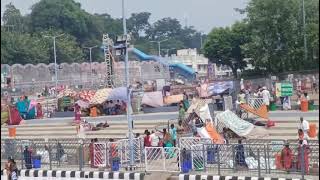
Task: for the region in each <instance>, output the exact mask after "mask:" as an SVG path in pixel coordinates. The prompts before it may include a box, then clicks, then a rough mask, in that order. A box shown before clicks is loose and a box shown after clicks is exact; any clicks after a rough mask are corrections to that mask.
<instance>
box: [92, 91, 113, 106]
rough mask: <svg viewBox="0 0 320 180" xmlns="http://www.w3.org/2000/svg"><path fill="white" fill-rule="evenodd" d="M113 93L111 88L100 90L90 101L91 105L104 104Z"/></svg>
mask: <svg viewBox="0 0 320 180" xmlns="http://www.w3.org/2000/svg"><path fill="white" fill-rule="evenodd" d="M111 91H112V89H110V88H104V89H99V90H98V91H97V92H96V93H95V95H94V96H93V97H92V99H91V100H90V104H102V103H103V102H105V101H106V100H107V99H108V97H109V95H110V93H111Z"/></svg>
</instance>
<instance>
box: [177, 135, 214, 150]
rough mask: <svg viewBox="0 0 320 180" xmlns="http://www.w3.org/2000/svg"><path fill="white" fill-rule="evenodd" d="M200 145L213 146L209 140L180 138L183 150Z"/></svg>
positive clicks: (180, 145)
mask: <svg viewBox="0 0 320 180" xmlns="http://www.w3.org/2000/svg"><path fill="white" fill-rule="evenodd" d="M198 144H212V140H211V139H209V138H200V137H181V138H179V147H180V148H181V149H184V148H186V149H190V148H191V147H192V146H193V145H198Z"/></svg>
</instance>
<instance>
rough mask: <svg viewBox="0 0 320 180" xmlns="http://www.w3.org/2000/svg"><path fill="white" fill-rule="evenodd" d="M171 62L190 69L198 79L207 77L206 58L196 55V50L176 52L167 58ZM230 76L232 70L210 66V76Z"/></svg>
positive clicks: (207, 61) (207, 62)
mask: <svg viewBox="0 0 320 180" xmlns="http://www.w3.org/2000/svg"><path fill="white" fill-rule="evenodd" d="M168 59H169V60H170V61H171V62H174V63H182V64H185V65H187V66H189V67H191V68H192V69H193V70H194V71H195V72H197V73H198V76H199V77H207V76H208V64H209V60H208V58H206V57H204V55H203V54H198V53H197V49H181V50H177V54H176V55H171V56H170V57H168ZM231 75H232V70H231V69H230V68H229V67H228V66H224V65H221V66H220V65H216V64H212V76H214V77H226V76H227V77H228V76H231Z"/></svg>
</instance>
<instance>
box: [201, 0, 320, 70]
mask: <svg viewBox="0 0 320 180" xmlns="http://www.w3.org/2000/svg"><path fill="white" fill-rule="evenodd" d="M301 2H302V1H301V0H268V1H265V0H251V1H250V2H249V3H248V5H247V7H246V8H245V9H242V10H239V9H238V10H237V11H239V12H240V13H245V15H246V18H245V19H244V20H243V22H242V23H238V22H237V23H235V24H234V25H232V26H231V27H226V28H214V29H213V30H212V32H211V33H209V35H208V36H209V37H208V40H207V42H206V44H205V46H204V51H205V55H206V56H207V57H208V58H209V59H210V60H211V61H213V62H217V61H218V62H220V63H222V64H225V65H228V66H230V67H231V68H232V69H233V71H234V68H239V69H243V68H244V66H242V65H243V64H244V63H243V61H242V60H243V58H244V57H246V58H249V59H250V62H251V63H252V64H253V65H254V67H255V68H257V69H265V70H266V71H267V72H269V73H271V74H275V73H279V72H287V71H296V70H307V69H315V68H318V67H319V1H317V0H309V1H305V12H306V25H305V26H306V28H305V31H306V37H307V59H304V43H303V35H304V29H303V14H302V12H303V11H302V10H303V9H302V3H301ZM234 65H238V66H237V67H234ZM239 65H240V66H239Z"/></svg>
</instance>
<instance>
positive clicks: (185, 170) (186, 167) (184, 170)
mask: <svg viewBox="0 0 320 180" xmlns="http://www.w3.org/2000/svg"><path fill="white" fill-rule="evenodd" d="M181 169H182V173H189V171H190V168H189V162H188V161H183V163H182V168H181Z"/></svg>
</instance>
